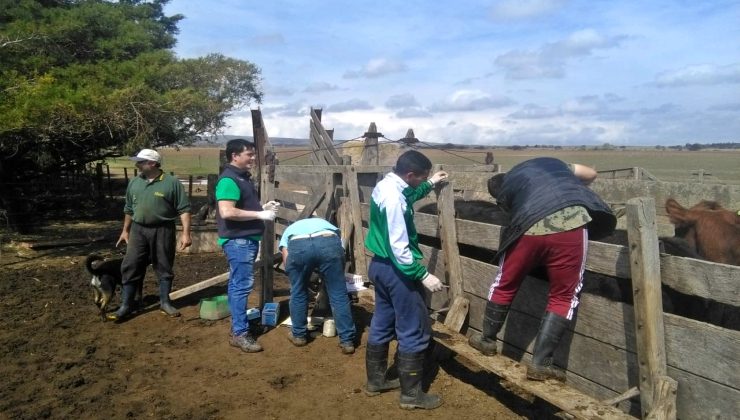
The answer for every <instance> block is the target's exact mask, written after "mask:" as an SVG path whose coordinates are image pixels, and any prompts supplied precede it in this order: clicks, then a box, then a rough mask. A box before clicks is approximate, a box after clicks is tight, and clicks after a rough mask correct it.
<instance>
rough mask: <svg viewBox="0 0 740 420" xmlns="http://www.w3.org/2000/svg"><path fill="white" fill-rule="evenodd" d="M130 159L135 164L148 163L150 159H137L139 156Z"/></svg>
mask: <svg viewBox="0 0 740 420" xmlns="http://www.w3.org/2000/svg"><path fill="white" fill-rule="evenodd" d="M129 159H131V160H133V161H134V162H146V161H147V160H149V159H144V158H140V157H137V156H134V157H132V158H129Z"/></svg>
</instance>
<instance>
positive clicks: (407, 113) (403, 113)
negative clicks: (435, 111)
mask: <svg viewBox="0 0 740 420" xmlns="http://www.w3.org/2000/svg"><path fill="white" fill-rule="evenodd" d="M431 116H432V114H431V113H430V112H429V111H426V110H424V109H423V108H420V107H409V108H402V109H400V110H399V111H398V112H396V118H429V117H431Z"/></svg>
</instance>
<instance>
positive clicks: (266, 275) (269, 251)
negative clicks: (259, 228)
mask: <svg viewBox="0 0 740 420" xmlns="http://www.w3.org/2000/svg"><path fill="white" fill-rule="evenodd" d="M252 135H253V137H254V142H255V148H256V152H257V160H258V161H257V163H258V169H257V183H258V184H257V185H258V186H259V190H260V200H261V201H262V202H263V203H266V202H268V201H270V200H274V199H275V182H274V180H273V179H274V173H275V172H274V171H275V168H274V161H273V150H272V144H271V143H270V139H269V137H268V136H267V129H266V128H265V123H264V121H263V120H262V111H261V110H259V109H257V110H252ZM268 160H270V161H271V162H270V163H269V164H268V163H267V161H268ZM271 173H272V174H273V176H271ZM260 245H261V246H260V258H261V270H260V271H261V273H262V293H261V294H260V307H264V305H265V303H271V302H272V301H273V300H274V294H273V276H272V275H273V268H272V265H273V263H274V261H273V258H272V256H273V255H274V254H275V223H274V222H267V223H265V231H264V232H263V233H262V243H261V244H260Z"/></svg>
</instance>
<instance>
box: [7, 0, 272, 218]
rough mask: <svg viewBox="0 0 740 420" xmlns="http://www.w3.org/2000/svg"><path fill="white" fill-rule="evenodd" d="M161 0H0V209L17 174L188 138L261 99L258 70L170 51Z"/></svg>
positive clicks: (14, 191) (19, 204)
mask: <svg viewBox="0 0 740 420" xmlns="http://www.w3.org/2000/svg"><path fill="white" fill-rule="evenodd" d="M168 2H169V0H150V1H144V0H120V1H103V0H13V1H7V0H0V210H4V211H5V213H6V214H7V217H8V218H9V219H10V222H11V224H12V225H16V224H17V222H18V220H17V217H19V216H21V215H23V214H25V213H26V212H27V210H28V209H27V208H25V207H28V206H29V205H33V203H32V200H31V201H30V203H31V204H28V203H29V200H28V197H25V198H26V199H25V200H22V198H24V197H23V195H24V191H23V189H22V188H21V189H19V188H16V187H13V186H14V185H17V183H18V180H29V179H32V178H33V176H35V175H36V174H50V173H52V174H53V173H55V172H60V171H65V170H74V169H75V168H80V167H83V166H84V165H86V164H87V163H89V162H93V161H97V160H100V159H104V158H107V157H113V156H122V155H128V154H132V153H134V152H135V151H136V150H138V149H141V148H143V147H155V148H156V147H160V146H165V145H188V144H192V143H193V142H195V141H196V140H197V139H199V138H200V136H202V135H204V134H206V133H215V132H219V131H220V130H221V129H222V128H223V127H224V126H225V122H224V121H225V118H226V117H227V116H228V115H229V113H230V112H232V111H234V110H237V109H239V108H241V107H244V106H247V105H248V104H249V103H250V102H257V103H260V102H261V100H262V95H263V93H262V87H261V78H260V69H259V68H258V67H257V66H256V65H254V64H252V63H251V62H249V61H245V60H237V59H234V58H229V57H226V56H223V55H221V54H209V55H206V56H203V57H198V58H191V59H181V58H178V57H177V56H176V55H175V53H174V51H173V47H174V45H175V43H176V35H177V33H178V28H177V24H178V22H180V21H181V20H182V19H183V17H184V16H182V15H179V14H178V15H174V16H166V15H165V14H164V11H163V8H164V6H165V5H166V4H167V3H168Z"/></svg>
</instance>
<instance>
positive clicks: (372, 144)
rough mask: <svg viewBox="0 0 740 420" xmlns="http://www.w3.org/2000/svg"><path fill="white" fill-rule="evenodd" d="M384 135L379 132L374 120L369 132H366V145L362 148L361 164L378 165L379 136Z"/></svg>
mask: <svg viewBox="0 0 740 420" xmlns="http://www.w3.org/2000/svg"><path fill="white" fill-rule="evenodd" d="M380 136H382V134H381V133H378V128H377V127H376V126H375V123H374V122H371V123H370V127H368V129H367V132H365V135H364V136H363V137H365V147H364V148H363V149H362V157H361V158H360V165H377V164H378V162H379V157H378V137H380Z"/></svg>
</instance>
